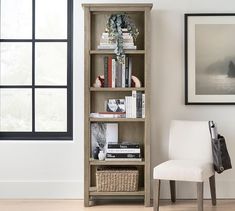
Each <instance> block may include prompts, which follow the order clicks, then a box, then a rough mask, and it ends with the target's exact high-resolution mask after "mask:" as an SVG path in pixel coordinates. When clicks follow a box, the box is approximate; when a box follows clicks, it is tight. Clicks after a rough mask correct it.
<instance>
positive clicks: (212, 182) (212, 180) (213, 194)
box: [209, 175, 216, 206]
mask: <svg viewBox="0 0 235 211" xmlns="http://www.w3.org/2000/svg"><path fill="white" fill-rule="evenodd" d="M209 182H210V189H211V201H212V205H214V206H215V205H216V188H215V175H213V176H211V177H210V178H209Z"/></svg>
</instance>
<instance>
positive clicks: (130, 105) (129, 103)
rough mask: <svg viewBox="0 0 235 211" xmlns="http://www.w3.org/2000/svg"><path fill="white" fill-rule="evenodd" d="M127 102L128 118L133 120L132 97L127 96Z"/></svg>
mask: <svg viewBox="0 0 235 211" xmlns="http://www.w3.org/2000/svg"><path fill="white" fill-rule="evenodd" d="M125 101H126V118H132V112H131V109H132V108H131V107H132V104H131V103H132V97H131V96H126V97H125Z"/></svg>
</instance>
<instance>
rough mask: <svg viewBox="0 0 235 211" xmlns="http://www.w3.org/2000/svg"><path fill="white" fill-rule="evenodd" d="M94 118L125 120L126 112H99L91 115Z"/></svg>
mask: <svg viewBox="0 0 235 211" xmlns="http://www.w3.org/2000/svg"><path fill="white" fill-rule="evenodd" d="M90 117H92V118H125V117H126V112H97V113H91V114H90Z"/></svg>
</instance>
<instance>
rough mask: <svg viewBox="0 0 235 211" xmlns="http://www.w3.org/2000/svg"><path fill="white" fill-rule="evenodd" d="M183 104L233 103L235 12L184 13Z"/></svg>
mask: <svg viewBox="0 0 235 211" xmlns="http://www.w3.org/2000/svg"><path fill="white" fill-rule="evenodd" d="M185 104H186V105H187V104H235V14H185Z"/></svg>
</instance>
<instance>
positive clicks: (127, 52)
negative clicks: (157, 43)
mask: <svg viewBox="0 0 235 211" xmlns="http://www.w3.org/2000/svg"><path fill="white" fill-rule="evenodd" d="M124 51H125V54H145V50H124ZM90 54H101V55H102V54H103V55H105V54H115V53H114V50H90Z"/></svg>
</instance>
